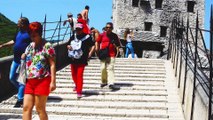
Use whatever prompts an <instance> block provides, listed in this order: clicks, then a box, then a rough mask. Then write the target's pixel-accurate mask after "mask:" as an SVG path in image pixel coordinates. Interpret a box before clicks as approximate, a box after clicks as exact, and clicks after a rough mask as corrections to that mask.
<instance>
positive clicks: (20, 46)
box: [13, 31, 31, 63]
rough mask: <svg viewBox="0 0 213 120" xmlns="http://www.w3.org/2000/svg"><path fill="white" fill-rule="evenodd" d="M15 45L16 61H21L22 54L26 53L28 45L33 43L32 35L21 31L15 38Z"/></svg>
mask: <svg viewBox="0 0 213 120" xmlns="http://www.w3.org/2000/svg"><path fill="white" fill-rule="evenodd" d="M14 42H15V44H14V47H13V53H14V61H15V62H17V63H20V60H21V55H22V54H23V53H24V51H25V49H26V47H27V46H28V45H29V44H30V43H31V39H30V36H29V34H28V32H26V31H24V32H23V31H19V32H18V34H17V35H16V39H15V40H14Z"/></svg>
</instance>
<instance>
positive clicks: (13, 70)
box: [9, 61, 19, 89]
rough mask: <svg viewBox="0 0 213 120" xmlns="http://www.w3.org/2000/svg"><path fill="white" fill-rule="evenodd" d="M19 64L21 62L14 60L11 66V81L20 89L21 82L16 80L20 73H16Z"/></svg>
mask: <svg viewBox="0 0 213 120" xmlns="http://www.w3.org/2000/svg"><path fill="white" fill-rule="evenodd" d="M18 66H19V63H16V62H15V61H13V62H12V64H11V67H10V76H9V77H10V82H11V83H12V84H13V85H14V86H15V87H16V88H17V89H18V88H19V83H18V82H17V81H16V80H17V76H18V73H16V70H17V68H18Z"/></svg>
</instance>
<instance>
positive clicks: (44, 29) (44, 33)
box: [43, 14, 47, 38]
mask: <svg viewBox="0 0 213 120" xmlns="http://www.w3.org/2000/svg"><path fill="white" fill-rule="evenodd" d="M46 23H47V15H46V14H45V17H44V24H43V38H45V37H46Z"/></svg>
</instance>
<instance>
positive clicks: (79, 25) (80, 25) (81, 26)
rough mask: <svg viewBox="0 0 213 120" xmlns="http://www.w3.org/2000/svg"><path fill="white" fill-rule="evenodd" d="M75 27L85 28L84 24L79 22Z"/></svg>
mask: <svg viewBox="0 0 213 120" xmlns="http://www.w3.org/2000/svg"><path fill="white" fill-rule="evenodd" d="M75 28H80V29H82V28H83V24H81V23H77V24H76V26H75Z"/></svg>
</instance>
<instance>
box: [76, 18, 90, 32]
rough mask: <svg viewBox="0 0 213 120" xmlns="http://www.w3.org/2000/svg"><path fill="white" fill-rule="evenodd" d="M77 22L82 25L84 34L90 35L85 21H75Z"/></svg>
mask: <svg viewBox="0 0 213 120" xmlns="http://www.w3.org/2000/svg"><path fill="white" fill-rule="evenodd" d="M77 22H78V23H81V24H83V32H84V33H85V34H90V29H89V26H88V25H87V21H86V20H84V19H82V18H80V19H78V20H77Z"/></svg>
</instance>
